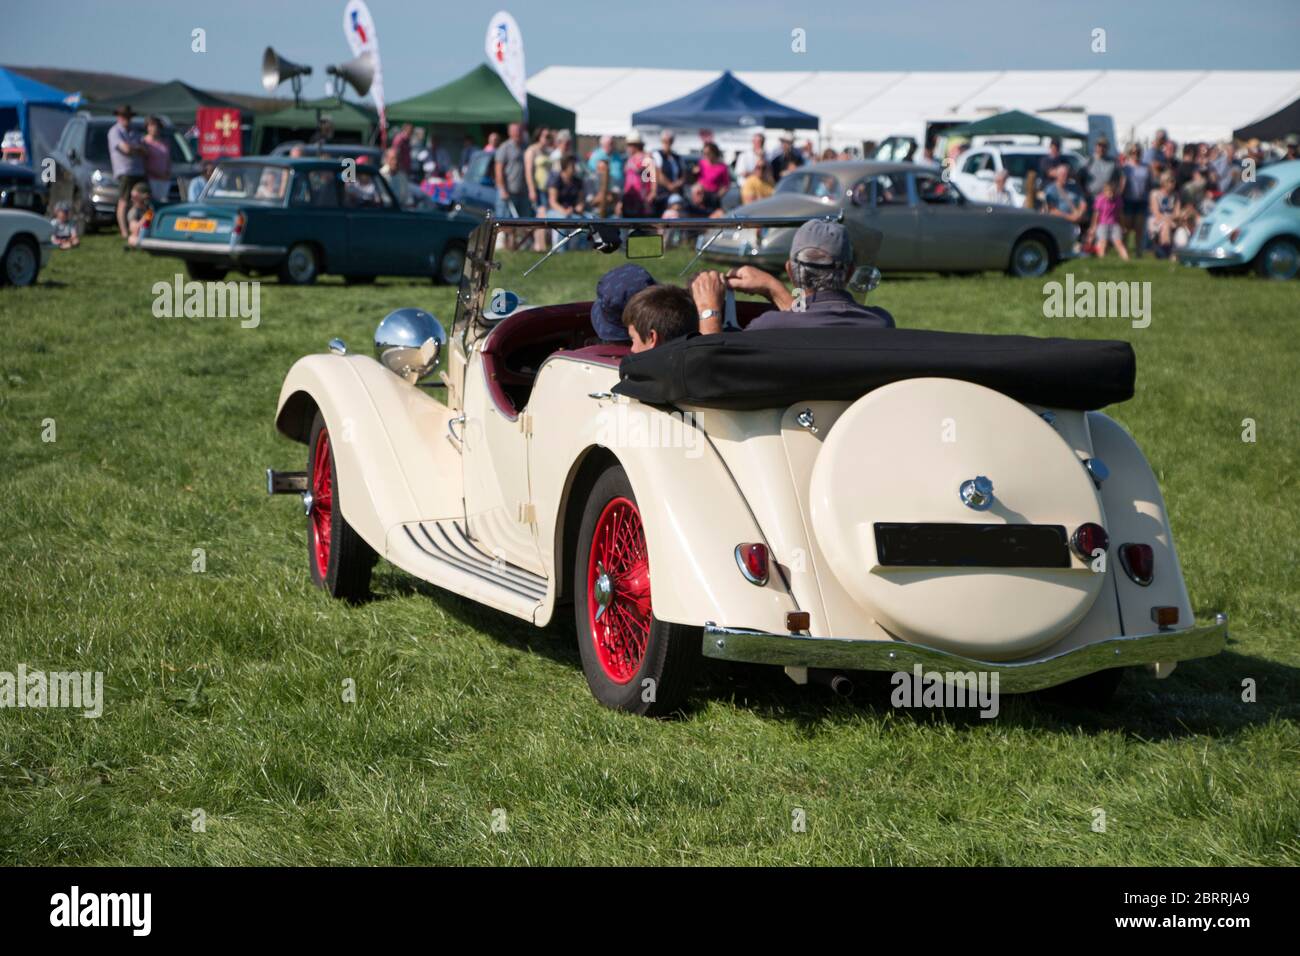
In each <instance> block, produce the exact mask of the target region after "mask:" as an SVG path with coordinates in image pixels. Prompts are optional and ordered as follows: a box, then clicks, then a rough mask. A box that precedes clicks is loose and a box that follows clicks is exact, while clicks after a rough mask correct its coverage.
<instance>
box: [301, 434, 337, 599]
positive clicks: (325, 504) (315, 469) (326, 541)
mask: <svg viewBox="0 0 1300 956" xmlns="http://www.w3.org/2000/svg"><path fill="white" fill-rule="evenodd" d="M333 515H334V463H333V461H332V459H331V457H330V435H329V432H328V431H324V430H322V431H321V433H320V437H319V440H318V441H317V442H316V453H315V454H314V455H312V463H311V511H310V513H309V514H308V516H307V517H308V520H309V522H310V525H309V529H308V532H307V533H308V534H309V535H310V537H311V549H312V554H313V555H314V556H315V559H316V573H317V574H318V575H319V576H320V577H321V578H322V579H324V578H325V577H327V576H328V575H329V567H330V531H331V528H330V519H331V518H332V517H333Z"/></svg>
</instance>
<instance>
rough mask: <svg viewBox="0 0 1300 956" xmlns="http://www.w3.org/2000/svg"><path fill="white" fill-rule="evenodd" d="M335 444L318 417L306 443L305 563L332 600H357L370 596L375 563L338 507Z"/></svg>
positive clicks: (318, 413) (321, 419)
mask: <svg viewBox="0 0 1300 956" xmlns="http://www.w3.org/2000/svg"><path fill="white" fill-rule="evenodd" d="M334 451H335V449H334V443H333V442H331V441H330V433H329V429H327V428H326V427H325V419H324V418H323V417H321V414H320V412H317V413H316V418H315V420H314V421H313V422H312V426H311V438H310V440H309V441H308V443H307V491H306V492H305V493H304V494H303V496H302V503H303V506H304V508H305V509H306V512H307V564H308V567H309V568H310V569H311V579H312V582H313V583H314V584H316V585H317V586H318V587H322V588H324V589H325V590H326V591H328V592H329V593H330V594H332V595H333V596H334V597H336V598H342V599H343V600H345V601H354V602H355V601H361V600H364V599H365V598H366V596H367V595H369V593H370V571H371V569H372V568H374V566H375V562H376V561H378V560H379V556H378V555H377V554H375V552H374V550H373V549H372V548H371V547H370V545H368V544H366V542H365V540H364V539H363V538H362V537H361V536H360V535H359V534H357V533H356V531H354V530H353V529H352V526H351V525H350V524H348V522H347V519H346V518H344V517H343V512H342V511H341V510H340V508H339V486H338V469H337V462H336V460H335V456H334Z"/></svg>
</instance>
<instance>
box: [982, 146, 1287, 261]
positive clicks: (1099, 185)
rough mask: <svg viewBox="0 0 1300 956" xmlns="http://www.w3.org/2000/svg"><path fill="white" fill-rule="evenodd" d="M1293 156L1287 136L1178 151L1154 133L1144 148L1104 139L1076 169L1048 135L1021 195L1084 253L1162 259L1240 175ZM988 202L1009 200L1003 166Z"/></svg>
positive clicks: (1190, 233)
mask: <svg viewBox="0 0 1300 956" xmlns="http://www.w3.org/2000/svg"><path fill="white" fill-rule="evenodd" d="M1297 158H1300V137H1297V136H1294V135H1292V136H1290V137H1288V138H1287V139H1286V140H1285V141H1284V142H1282V143H1281V144H1279V145H1278V147H1277V148H1276V149H1272V148H1270V147H1269V146H1268V144H1265V143H1261V142H1259V141H1258V140H1253V141H1251V142H1249V143H1245V144H1237V143H1233V142H1225V143H1185V144H1183V146H1182V147H1181V148H1180V147H1179V146H1178V145H1177V144H1176V143H1174V142H1173V140H1171V139H1170V138H1169V135H1168V133H1166V131H1165V130H1163V129H1162V130H1157V132H1156V134H1155V137H1154V138H1153V139H1152V141H1151V143H1150V144H1149V145H1147V146H1146V147H1145V148H1143V147H1142V146H1141V145H1139V144H1138V143H1130V144H1128V145H1127V146H1126V147H1125V148H1124V149H1122V150H1120V151H1119V152H1113V151H1112V150H1111V144H1110V142H1109V141H1108V140H1107V139H1106V138H1105V137H1100V138H1098V139H1097V140H1096V141H1095V142H1094V144H1093V150H1092V155H1091V156H1089V157H1088V159H1087V160H1086V162H1084V163H1083V164H1082V165H1081V166H1080V167H1079V168H1078V169H1077V170H1076V169H1075V167H1074V165H1072V164H1071V163H1070V161H1069V159H1068V157H1067V156H1066V155H1065V154H1064V153H1063V152H1062V150H1061V143H1060V141H1059V140H1052V142H1051V144H1050V145H1049V146H1048V150H1047V153H1046V155H1045V156H1044V157H1043V159H1042V160H1041V162H1040V163H1039V164H1038V168H1037V169H1036V170H1032V171H1031V175H1027V176H1026V177H1025V180H1026V181H1025V184H1024V187H1023V192H1024V195H1025V197H1026V201H1027V203H1028V204H1029V205H1032V206H1034V207H1035V208H1038V209H1041V210H1042V211H1043V212H1046V213H1047V214H1048V215H1052V216H1060V217H1062V218H1065V219H1067V220H1069V221H1070V222H1072V223H1074V224H1075V225H1076V226H1077V227H1078V230H1079V237H1080V247H1081V250H1082V251H1083V252H1084V253H1086V254H1093V255H1096V256H1104V255H1105V254H1106V252H1107V250H1108V249H1112V248H1113V249H1114V250H1115V251H1116V253H1117V254H1118V255H1119V256H1120V257H1121V258H1124V259H1127V258H1129V244H1130V241H1131V243H1132V247H1133V254H1134V255H1136V256H1141V255H1143V253H1145V252H1147V251H1150V252H1152V253H1154V254H1155V255H1156V256H1157V257H1158V258H1167V257H1168V256H1169V255H1171V254H1172V252H1173V251H1174V250H1175V249H1176V248H1178V247H1180V246H1182V245H1185V244H1186V243H1187V241H1188V240H1189V239H1190V238H1191V237H1192V236H1193V235H1194V234H1195V233H1196V229H1197V227H1198V226H1199V225H1200V221H1201V219H1202V218H1203V217H1204V216H1206V215H1207V214H1208V213H1209V212H1210V210H1211V209H1212V208H1213V206H1214V204H1215V202H1217V201H1218V199H1219V197H1220V196H1222V195H1223V194H1224V193H1227V192H1229V191H1231V190H1232V189H1233V188H1235V187H1236V186H1237V185H1238V184H1239V183H1241V182H1242V180H1243V177H1250V176H1251V175H1253V173H1252V171H1253V170H1255V169H1258V168H1259V167H1261V166H1265V165H1267V164H1268V163H1269V162H1273V161H1278V160H1291V159H1297ZM986 198H987V199H988V201H990V202H993V203H1000V204H1005V205H1011V204H1013V203H1015V202H1016V201H1017V199H1016V197H1015V196H1014V194H1013V193H1012V192H1011V191H1010V190H1009V189H1007V175H1006V171H1005V170H1003V171H1000V172H999V173H998V174H997V176H996V177H995V179H994V182H993V186H992V188H991V190H990V194H989V195H988V196H987V197H986Z"/></svg>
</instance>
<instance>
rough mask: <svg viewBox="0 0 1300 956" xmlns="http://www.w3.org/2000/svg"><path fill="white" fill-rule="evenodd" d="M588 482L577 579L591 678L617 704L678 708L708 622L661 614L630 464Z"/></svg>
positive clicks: (661, 711)
mask: <svg viewBox="0 0 1300 956" xmlns="http://www.w3.org/2000/svg"><path fill="white" fill-rule="evenodd" d="M585 487H586V489H587V490H586V491H585V497H586V505H585V507H584V508H583V511H582V520H581V524H580V526H579V530H578V540H577V548H576V549H575V550H576V555H575V561H574V566H573V567H574V573H573V577H572V579H571V580H572V581H573V582H574V587H575V590H579V591H580V593H577V594H575V595H574V602H573V606H574V618H575V624H576V627H577V631H578V652H579V653H580V654H581V656H582V670H583V673H584V674H585V675H586V677H587V686H588V687H590V688H591V692H592V694H593V695H594V696H595V698H596V699H597V700H599V701H600V702H601V703H602V704H604V705H605V706H606V707H612V708H614V709H615V710H624V711H629V712H631V713H634V714H642V715H645V716H652V717H654V716H664V715H667V714H670V713H673V712H675V711H677V710H679V709H680V708H681V705H682V703H683V702H684V701H685V699H686V696H687V695H688V694H689V692H690V689H691V687H692V686H693V684H694V680H695V671H696V668H697V667H698V664H699V660H700V641H701V634H700V629H699V628H698V627H690V626H687V625H684V624H674V623H669V622H667V621H660V620H659V619H657V618H656V617H655V615H654V601H653V598H652V583H651V573H650V549H649V547H648V545H647V541H646V532H645V525H644V522H643V521H642V518H641V510H640V508H639V507H638V506H637V503H636V495H635V494H633V492H632V485H631V482H629V481H628V478H627V474H626V473H625V472H624V471H623V469H622V467H620V466H619V465H617V464H610V465H608V466H607V467H606V468H605V469H604V470H603V471H602V472H600V473H598V474H595V475H594V476H593V477H592V478H591V479H590V482H589V484H585ZM576 493H578V494H582V493H583V491H582V489H581V488H579V489H576ZM578 500H579V501H581V500H582V499H581V498H579V499H578Z"/></svg>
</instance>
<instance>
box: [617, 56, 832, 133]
mask: <svg viewBox="0 0 1300 956" xmlns="http://www.w3.org/2000/svg"><path fill="white" fill-rule="evenodd" d="M632 125H633V126H660V127H676V128H679V129H688V128H691V127H697V126H698V127H705V128H708V129H715V128H726V127H734V126H762V127H766V128H768V129H817V128H818V126H819V125H820V121H819V120H818V118H817V117H816V116H813V115H812V114H810V113H804V112H802V111H801V110H796V109H792V108H791V107H789V106H785V105H783V104H781V103H778V102H777V101H776V100H769V99H768V98H767V97H766V96H763V95H762V94H761V93H759V92H758V91H756V90H754V89H753V88H752V87H749V86H746V85H745V84H744V83H742V82H740V80H738V79H736V78H735V77H734V76H732V74H731V71H730V70H728V71H727V72H725V73H723V74H722V75H721V76H720V77H718V78H717V79H716V80H714V81H713V82H712V83H709V84H707V85H705V86H701V87H700V88H699V89H698V90H696V91H695V92H693V93H687V94H686V95H685V96H683V97H681V98H680V99H676V100H673V101H671V102H669V103H662V104H660V105H659V106H652V107H650V108H649V109H645V110H640V111H639V112H636V113H633V114H632Z"/></svg>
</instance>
